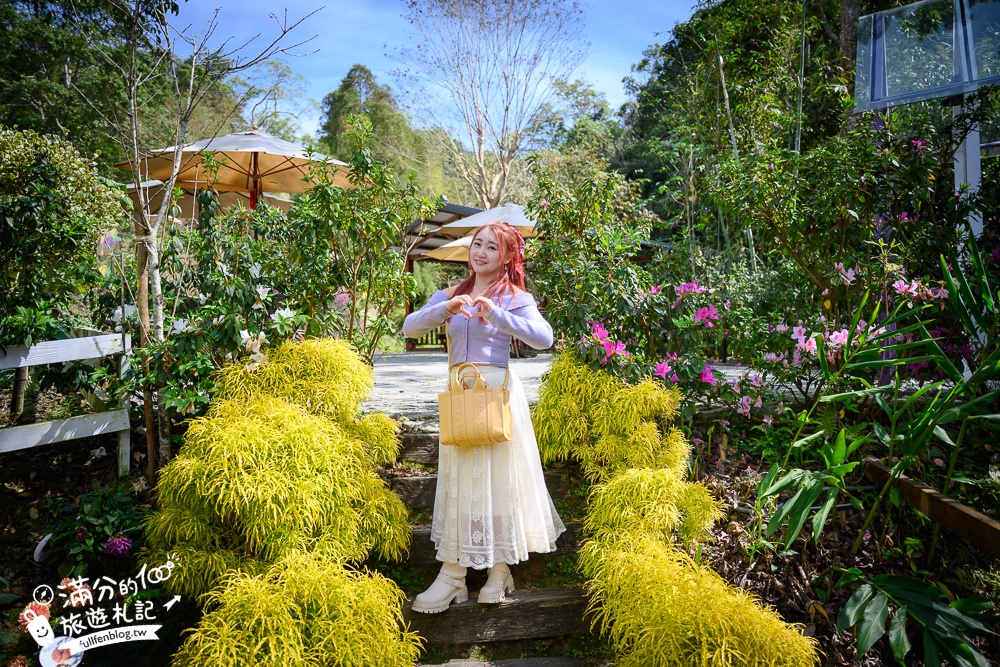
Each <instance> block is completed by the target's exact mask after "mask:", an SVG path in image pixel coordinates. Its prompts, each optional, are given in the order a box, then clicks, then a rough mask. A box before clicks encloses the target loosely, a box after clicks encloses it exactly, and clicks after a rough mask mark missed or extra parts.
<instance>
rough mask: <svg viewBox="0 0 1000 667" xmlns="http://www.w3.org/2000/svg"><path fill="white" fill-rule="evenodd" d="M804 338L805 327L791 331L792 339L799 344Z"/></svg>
mask: <svg viewBox="0 0 1000 667" xmlns="http://www.w3.org/2000/svg"><path fill="white" fill-rule="evenodd" d="M805 337H806V329H805V327H795V328H794V329H792V338H794V339H796V340H797V341H799V342H800V343H801V342H802V340H803V339H804V338H805Z"/></svg>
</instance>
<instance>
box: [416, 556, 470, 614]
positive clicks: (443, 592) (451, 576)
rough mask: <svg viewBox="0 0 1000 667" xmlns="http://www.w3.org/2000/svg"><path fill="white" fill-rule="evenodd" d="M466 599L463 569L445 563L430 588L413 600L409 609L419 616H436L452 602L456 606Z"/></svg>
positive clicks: (467, 595)
mask: <svg viewBox="0 0 1000 667" xmlns="http://www.w3.org/2000/svg"><path fill="white" fill-rule="evenodd" d="M468 599H469V589H468V588H466V586H465V568H464V567H462V566H461V565H459V564H458V563H445V564H444V565H442V566H441V571H440V572H439V573H438V576H437V579H435V580H434V583H433V584H431V586H430V588H428V589H427V590H426V591H424V592H423V593H421V594H420V595H418V596H417V597H416V598H415V599H414V600H413V606H412V607H411V609H413V611H417V612H420V613H421V614H437V613H440V612H442V611H445V610H446V609H447V608H448V606H449V605H450V604H451V603H452V602H455V603H456V604H457V603H459V602H465V601H466V600H468Z"/></svg>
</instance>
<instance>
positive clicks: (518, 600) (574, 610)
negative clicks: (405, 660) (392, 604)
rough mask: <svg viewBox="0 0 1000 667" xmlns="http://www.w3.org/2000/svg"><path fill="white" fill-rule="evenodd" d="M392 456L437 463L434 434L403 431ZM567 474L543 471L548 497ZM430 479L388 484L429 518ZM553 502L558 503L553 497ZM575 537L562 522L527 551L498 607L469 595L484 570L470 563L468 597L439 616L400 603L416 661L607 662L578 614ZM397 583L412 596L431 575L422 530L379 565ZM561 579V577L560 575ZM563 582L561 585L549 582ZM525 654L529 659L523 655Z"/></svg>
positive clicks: (581, 609)
mask: <svg viewBox="0 0 1000 667" xmlns="http://www.w3.org/2000/svg"><path fill="white" fill-rule="evenodd" d="M402 440H403V445H402V448H401V451H400V456H399V459H398V460H399V462H405V463H408V464H420V465H421V466H423V467H424V468H426V467H428V466H434V465H436V464H437V458H438V437H437V434H436V433H419V434H404V435H403V436H402ZM573 476H574V473H573V471H571V470H570V469H568V468H564V467H562V468H549V469H546V470H545V480H546V485H547V486H548V489H549V493H550V495H551V496H552V498H553V499H554V500H557V501H558V499H562V498H566V497H567V495H568V494H569V493H570V490H571V483H572V480H573ZM436 485H437V477H436V475H434V474H433V471H427V472H426V474H420V475H412V476H401V477H391V478H390V480H389V486H390V488H391V489H392V490H393V491H394V492H395V493H396V494H397V495H398V496H399V497H400V498H401V499H402V500H403V502H404V503H405V504H406V506H407V507H408V508H410V510H411V515H414V514H417V515H420V516H423V517H430V514H431V508H432V507H433V504H434V492H435V488H436ZM557 504H558V502H557ZM580 539H581V525H580V522H579V521H572V520H570V521H567V522H566V532H565V533H563V534H562V535H561V536H560V537H559V540H558V542H557V545H556V546H557V548H556V551H555V552H553V553H551V554H544V555H535V554H533V555H532V557H531V558H530V559H529V560H528V561H526V562H524V563H519V564H518V565H516V566H512V568H511V571H512V573H513V575H514V581H515V584H516V586H517V590H516V591H514V592H513V593H510V594H508V595H507V600H506V601H505V602H504V603H503V604H500V605H480V604H479V603H478V602H477V601H476V594H477V592H478V591H479V588H480V587H481V586H482V585H483V584H484V583H485V581H486V572H485V571H477V570H472V569H470V570H469V572H468V574H467V576H466V582H467V584H468V586H469V593H470V598H469V601H468V602H464V603H462V604H457V605H452V606H451V607H450V608H449V609H448V611H446V612H443V613H440V614H420V613H414V612H412V611H411V610H410V604H411V603H410V602H409V601H408V602H407V604H406V605H405V606H404V608H403V616H404V618H405V619H406V621H407V623H408V624H409V626H410V629H411V630H412V631H415V632H417V633H418V634H420V636H421V637H423V639H424V642H425V650H424V658H423V662H422V663H421V665H429V664H447V665H449V667H586V666H596V665H606V664H610V660H609V659H608V658H606V657H605V658H601V657H595V656H593V655H590V656H588V654H593V653H598V654H604V655H606V654H607V649H606V648H605V647H604V645H603V644H602V643H601V640H600V639H599V638H598V637H596V636H594V635H592V634H591V632H590V620H591V619H590V618H589V617H587V618H585V612H586V608H587V598H586V596H585V594H584V591H583V589H582V588H581V587H580V581H579V577H578V576H577V575H575V558H572V557H573V556H575V554H576V552H577V550H578V548H579V543H580ZM374 565H375V567H377V568H379V569H381V570H383V571H384V572H385V573H386V574H388V575H389V576H394V578H395V579H396V580H397V581H398V582H399V583H400V585H401V586H402V587H403V589H404V591H405V592H406V593H407V595H408V596H409V597H410V600H412V598H413V596H414V595H416V593H419V592H420V591H422V590H423V589H424V588H425V587H426V586H428V585H430V583H431V582H432V581H433V580H434V577H435V576H436V575H437V572H438V570H439V568H440V563H438V561H437V560H435V558H434V545H433V544H432V543H431V541H430V530H429V529H425V528H420V527H418V528H414V530H413V538H412V542H411V545H410V554H409V557H408V559H407V561H406V562H405V563H403V564H379V563H375V564H374ZM567 580H569V581H567ZM554 584H565V585H554ZM525 656H533V657H525Z"/></svg>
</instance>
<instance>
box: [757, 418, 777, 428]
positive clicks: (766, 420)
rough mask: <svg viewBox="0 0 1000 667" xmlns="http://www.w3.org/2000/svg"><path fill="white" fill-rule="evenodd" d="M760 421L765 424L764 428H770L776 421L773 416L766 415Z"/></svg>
mask: <svg viewBox="0 0 1000 667" xmlns="http://www.w3.org/2000/svg"><path fill="white" fill-rule="evenodd" d="M760 421H761V422H762V423H763V424H764V426H767V427H770V426H771V422H773V421H774V417H772V416H771V415H764V416H763V417H761V419H760Z"/></svg>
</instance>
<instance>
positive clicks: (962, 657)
mask: <svg viewBox="0 0 1000 667" xmlns="http://www.w3.org/2000/svg"><path fill="white" fill-rule="evenodd" d="M857 582H863V583H861V585H860V586H859V587H858V589H857V590H856V591H854V594H853V595H852V596H851V598H850V599H849V600H848V601H847V604H845V605H844V608H843V609H842V610H841V612H840V615H839V616H838V617H837V630H840V631H843V630H846V629H847V628H851V627H853V628H855V637H856V638H857V646H858V655H864V654H865V653H867V652H868V651H869V649H871V647H872V646H874V645H875V642H877V641H878V640H879V639H880V638H881V637H883V636H884V635H885V634H886V633H888V635H889V647H890V648H891V649H892V654H893V656H894V657H895V658H896V660H898V661H900V662H903V659H904V658H905V657H906V655H907V654H908V653H909V652H910V649H911V648H912V646H911V643H910V637H909V633H908V629H909V628H914V627H915V628H916V632H918V633H920V636H921V637H922V643H923V659H924V664H925V665H927V667H940V665H941V660H942V658H945V659H947V660H948V662H949V663H950V664H952V665H955V666H956V667H989V665H990V661H989V660H988V659H987V658H986V657H985V656H984V655H983V654H982V653H980V652H979V650H978V649H977V648H976V645H975V642H974V641H973V637H975V636H982V635H991V634H994V633H993V631H992V630H991V629H990V628H991V627H992V626H993V624H994V623H996V620H997V614H996V612H995V611H994V609H993V605H992V604H991V603H990V601H989V600H987V599H985V598H965V599H961V600H953V601H951V602H949V603H947V604H944V602H943V601H944V600H946V599H947V596H946V595H945V594H944V592H943V591H942V590H941V589H940V588H938V587H937V586H934V585H932V584H927V583H924V582H921V581H917V580H916V579H911V578H909V577H900V576H895V575H889V574H880V575H877V576H874V577H872V578H871V579H865V578H864V577H863V576H862V574H861V571H860V570H857V569H856V568H851V569H850V570H848V571H847V572H845V574H844V575H843V577H842V578H841V580H840V582H839V583H838V586H849V585H854V584H856V583H857ZM890 603H891V605H892V606H891V607H890ZM887 622H888V625H887Z"/></svg>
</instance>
